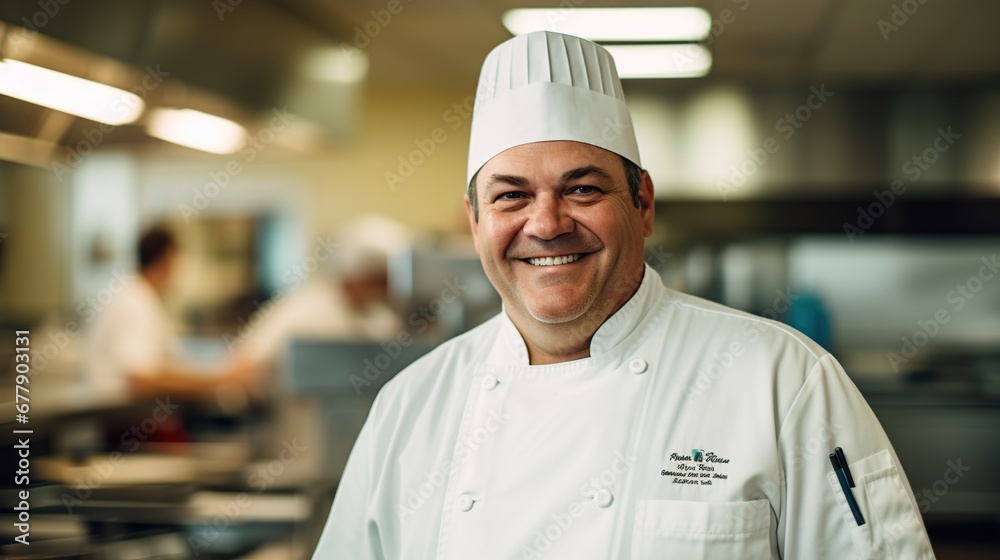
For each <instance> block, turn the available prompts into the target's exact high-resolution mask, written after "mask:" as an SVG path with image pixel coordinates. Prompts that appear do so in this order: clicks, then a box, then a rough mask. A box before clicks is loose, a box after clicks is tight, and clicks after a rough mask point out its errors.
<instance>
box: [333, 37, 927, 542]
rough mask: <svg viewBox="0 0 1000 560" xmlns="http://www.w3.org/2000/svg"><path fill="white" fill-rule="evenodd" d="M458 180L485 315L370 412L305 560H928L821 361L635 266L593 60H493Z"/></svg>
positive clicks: (642, 201)
mask: <svg viewBox="0 0 1000 560" xmlns="http://www.w3.org/2000/svg"><path fill="white" fill-rule="evenodd" d="M468 179H469V181H470V183H469V190H468V195H467V198H466V209H467V212H468V215H469V222H470V224H471V227H472V233H473V238H474V241H475V245H476V250H477V251H478V252H479V255H480V257H481V260H482V264H483V268H484V269H485V271H486V273H487V275H488V276H489V278H490V280H491V282H492V283H493V285H494V286H495V287H496V289H497V291H498V292H499V293H500V295H501V297H502V299H503V311H502V312H501V313H500V314H499V315H498V316H496V317H494V318H493V319H492V320H490V321H488V322H486V323H485V324H483V325H481V326H480V327H478V328H476V329H474V330H472V331H470V332H468V333H465V334H464V335H461V336H459V337H457V338H455V339H453V340H451V341H449V342H446V343H444V344H442V345H441V346H440V347H438V348H437V349H435V350H434V351H432V352H431V353H430V354H428V355H427V356H425V357H424V358H422V359H420V360H418V361H417V362H415V363H414V364H413V365H411V366H410V367H409V368H407V369H406V370H404V371H403V372H402V373H400V374H399V375H398V376H397V377H396V378H394V379H393V380H392V381H390V382H389V383H388V384H386V386H385V387H384V388H383V389H382V391H381V392H380V393H379V395H378V397H377V398H376V400H375V403H374V405H373V407H372V409H371V411H370V413H369V416H368V419H367V421H366V423H365V425H364V428H363V429H362V431H361V434H360V435H359V437H358V440H357V442H356V444H355V447H354V449H353V451H352V453H351V456H350V460H349V461H348V464H347V467H346V471H345V472H344V475H343V478H342V480H341V482H340V486H339V488H338V491H337V495H336V498H335V500H334V504H333V508H332V511H331V512H330V516H329V519H328V521H327V524H326V527H325V529H324V531H323V534H322V536H321V538H320V542H319V545H318V548H317V550H316V552H315V556H314V557H315V558H344V559H375V558H437V559H441V560H445V559H447V560H452V559H454V560H459V559H461V560H466V559H471V558H475V559H490V558H497V559H509V558H560V559H561V558H567V559H579V558H595V559H619V558H632V559H651V558H682V559H691V558H740V559H748V558H809V559H815V558H897V559H902V558H907V559H916V558H919V559H923V558H933V552H932V550H931V546H930V543H929V541H928V538H927V534H926V531H925V529H924V526H923V522H922V519H921V517H920V515H919V513H918V511H917V506H916V502H915V500H914V497H913V494H912V491H911V490H910V486H909V483H908V482H907V480H906V476H905V475H904V473H903V470H902V468H901V466H900V464H899V460H898V458H897V457H896V454H895V452H894V451H893V449H892V446H891V445H890V443H889V441H888V439H887V438H886V436H885V433H884V432H883V430H882V428H881V426H880V425H879V423H878V420H877V419H876V418H875V416H874V415H873V414H872V411H871V410H870V409H869V407H868V406H867V404H866V403H865V401H864V400H863V398H862V397H861V395H860V394H859V393H858V390H857V389H856V388H855V387H854V385H853V384H852V383H851V381H850V379H849V378H848V376H847V375H846V374H845V373H844V370H843V369H842V368H841V366H840V365H839V364H838V363H837V361H836V360H835V359H834V358H833V357H832V356H831V355H830V354H829V353H828V352H826V351H825V350H823V349H822V348H821V347H820V346H818V345H817V344H815V343H813V342H812V341H810V340H809V339H808V338H806V337H804V336H803V335H801V334H800V333H798V332H797V331H795V330H793V329H791V328H789V327H787V326H785V325H782V324H780V323H777V322H773V321H769V320H766V319H762V318H760V317H756V316H753V315H748V314H746V313H741V312H739V311H735V310H732V309H729V308H726V307H724V306H721V305H718V304H715V303H711V302H708V301H705V300H701V299H698V298H695V297H692V296H688V295H684V294H681V293H678V292H675V291H672V290H670V289H668V288H666V287H665V286H664V285H663V282H662V281H661V279H660V277H659V276H658V275H657V273H656V272H655V271H654V270H652V269H651V268H650V267H648V266H646V265H645V264H644V263H643V239H644V238H645V237H648V236H649V235H650V234H651V231H652V227H653V185H652V183H651V181H650V179H649V175H648V174H647V173H646V172H645V171H642V169H641V167H640V162H639V153H638V149H637V147H636V142H635V135H634V133H633V130H632V124H631V118H630V116H629V113H628V110H627V108H626V105H625V102H624V97H623V94H622V89H621V84H620V83H619V80H618V77H617V73H616V70H615V66H614V61H613V60H612V58H611V56H610V55H609V54H608V52H607V51H606V50H604V49H603V48H601V47H600V46H598V45H596V44H594V43H591V42H589V41H585V40H582V39H578V38H576V37H571V36H566V35H560V34H556V33H550V32H537V33H531V34H528V35H524V36H520V37H516V38H514V39H511V40H509V41H507V42H505V43H503V44H501V45H500V46H499V47H497V48H496V49H494V50H493V51H492V52H491V53H490V54H489V55H488V57H487V58H486V61H485V63H484V65H483V69H482V74H481V79H480V91H479V94H478V96H477V100H476V105H475V111H474V116H473V121H472V136H471V142H470V149H469V165H468ZM837 448H840V449H841V454H840V455H838V454H836V453H835V450H836V449H837ZM831 454H832V455H833V456H832V457H831ZM835 465H836V466H837V468H836V469H835V468H834V467H835ZM845 467H846V468H845Z"/></svg>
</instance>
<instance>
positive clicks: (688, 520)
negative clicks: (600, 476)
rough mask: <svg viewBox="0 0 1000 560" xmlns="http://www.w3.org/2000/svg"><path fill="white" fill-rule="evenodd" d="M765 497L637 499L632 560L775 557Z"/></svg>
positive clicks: (769, 515)
mask: <svg viewBox="0 0 1000 560" xmlns="http://www.w3.org/2000/svg"><path fill="white" fill-rule="evenodd" d="M770 529H771V509H770V506H769V504H768V501H767V500H754V501H751V502H723V503H707V502H688V501H680V500H639V503H638V505H637V506H636V517H635V531H634V533H633V535H632V560H659V559H667V558H684V559H685V560H688V559H698V558H740V559H745V560H754V559H758V558H764V559H767V558H771V542H770V533H771V531H770Z"/></svg>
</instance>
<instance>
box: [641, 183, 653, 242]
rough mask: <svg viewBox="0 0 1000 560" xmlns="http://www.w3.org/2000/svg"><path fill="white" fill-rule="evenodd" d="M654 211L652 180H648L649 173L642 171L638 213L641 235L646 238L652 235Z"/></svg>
mask: <svg viewBox="0 0 1000 560" xmlns="http://www.w3.org/2000/svg"><path fill="white" fill-rule="evenodd" d="M655 211H656V205H655V203H654V199H653V180H652V179H650V178H649V173H647V172H646V171H643V172H642V185H640V186H639V212H640V214H641V215H642V234H643V235H644V236H646V237H650V236H652V235H653V214H654V213H655Z"/></svg>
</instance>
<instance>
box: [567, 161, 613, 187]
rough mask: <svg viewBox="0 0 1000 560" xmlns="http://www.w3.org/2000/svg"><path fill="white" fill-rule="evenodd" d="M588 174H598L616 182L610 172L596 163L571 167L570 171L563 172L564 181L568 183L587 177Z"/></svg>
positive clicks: (610, 181) (608, 180)
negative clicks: (595, 164)
mask: <svg viewBox="0 0 1000 560" xmlns="http://www.w3.org/2000/svg"><path fill="white" fill-rule="evenodd" d="M587 175H597V176H598V177H600V178H601V179H603V180H605V181H607V182H609V183H612V182H614V178H613V177H611V174H610V173H608V172H607V171H605V170H603V169H601V168H600V167H597V166H594V165H588V166H586V167H577V168H576V169H570V170H569V171H567V172H565V173H563V174H562V182H563V183H568V182H570V181H572V180H574V179H580V178H583V177H586V176H587Z"/></svg>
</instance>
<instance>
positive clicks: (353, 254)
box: [239, 215, 411, 367]
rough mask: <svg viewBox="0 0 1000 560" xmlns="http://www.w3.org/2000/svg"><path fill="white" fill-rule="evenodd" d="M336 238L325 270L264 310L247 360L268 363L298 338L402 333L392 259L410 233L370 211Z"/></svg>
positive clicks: (246, 346) (246, 349)
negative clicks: (392, 289)
mask: <svg viewBox="0 0 1000 560" xmlns="http://www.w3.org/2000/svg"><path fill="white" fill-rule="evenodd" d="M336 239H337V242H336V243H335V244H334V245H333V247H332V254H330V255H329V256H328V257H325V258H326V259H328V260H327V261H326V263H324V264H325V265H326V266H325V270H319V271H317V272H316V273H315V274H313V275H312V276H310V277H308V278H306V279H305V280H302V279H301V276H300V277H296V283H295V284H294V285H293V287H292V290H291V291H290V292H289V293H287V294H285V295H282V296H279V297H278V298H277V299H278V301H277V303H276V304H275V307H274V308H273V309H271V310H268V311H267V312H263V311H262V312H261V314H262V316H263V322H262V323H261V324H260V325H259V326H257V327H255V328H254V329H253V331H252V332H251V333H250V334H249V336H248V337H247V338H246V340H245V341H244V342H243V343H242V344H241V345H240V349H239V355H240V357H241V360H242V361H245V362H248V363H252V364H256V365H257V366H260V367H266V366H268V365H269V364H271V363H273V362H274V360H275V359H277V358H278V356H279V355H280V353H281V351H282V350H283V348H284V347H285V346H286V345H287V343H288V342H289V341H290V340H292V339H293V338H312V339H323V340H342V341H381V340H391V339H393V338H395V337H396V335H397V334H399V331H400V330H401V329H402V328H403V321H402V318H401V317H400V315H399V314H398V313H396V312H395V311H394V310H393V309H392V306H391V305H390V304H389V276H388V258H389V256H390V255H391V254H393V253H395V252H397V251H399V250H401V249H403V248H405V247H406V246H407V245H408V244H409V243H410V241H411V236H410V233H409V231H407V229H406V228H405V227H404V226H403V225H401V224H399V223H398V222H395V221H393V220H390V219H389V218H385V217H382V216H375V215H369V216H362V217H359V218H356V219H354V220H352V221H351V222H350V223H348V224H347V225H346V226H345V227H344V228H343V229H342V230H341V231H340V232H339V233H338V235H337V236H336ZM328 250H329V249H328ZM299 284H301V285H299Z"/></svg>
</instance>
